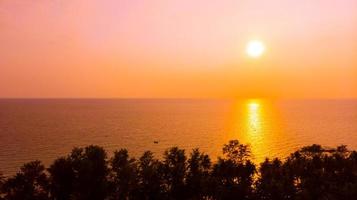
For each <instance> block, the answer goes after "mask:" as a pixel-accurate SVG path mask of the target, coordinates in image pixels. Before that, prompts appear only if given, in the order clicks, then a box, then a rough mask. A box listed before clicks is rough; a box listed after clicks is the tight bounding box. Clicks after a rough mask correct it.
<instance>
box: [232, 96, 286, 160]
mask: <svg viewBox="0 0 357 200" xmlns="http://www.w3.org/2000/svg"><path fill="white" fill-rule="evenodd" d="M234 109H235V111H234V118H233V122H232V124H233V125H232V127H231V130H230V131H229V132H230V133H229V134H228V136H227V138H225V140H226V141H228V140H230V139H238V140H239V142H240V143H243V144H248V145H250V148H251V150H252V158H253V160H254V161H255V162H256V163H260V162H262V161H264V159H265V158H266V157H269V158H274V157H280V158H284V157H286V156H288V155H289V153H291V152H289V151H291V149H286V150H284V149H283V148H281V146H280V145H281V144H279V143H278V142H276V141H282V140H283V138H284V137H288V136H287V135H284V134H282V132H281V131H280V129H279V128H280V127H279V126H280V124H281V122H280V121H279V117H278V113H277V110H275V109H274V103H272V102H269V101H266V100H262V99H250V100H245V101H239V102H237V103H236V104H235V107H234ZM284 140H288V138H284ZM279 146H280V147H279Z"/></svg>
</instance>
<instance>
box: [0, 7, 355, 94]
mask: <svg viewBox="0 0 357 200" xmlns="http://www.w3.org/2000/svg"><path fill="white" fill-rule="evenodd" d="M252 39H259V40H261V41H263V42H264V43H265V45H266V52H265V54H264V55H263V57H261V58H259V59H252V58H249V57H247V56H246V55H245V46H246V43H247V42H248V41H249V40H252ZM0 97H15V98H19V97H28V98H34V97H44V98H48V97H64V98H65V97H98V98H113V97H123V98H124V97H125V98H129V97H134V98H137V97H146V98H154V97H169V98H171V97H180V98H185V97H188V98H191V97H193V98H195V97H198V98H207V97H213V98H252V97H255V98H257V97H270V98H273V97H274V98H357V1H355V0H314V1H311V0H300V1H295V0H294V1H292V0H280V1H261V0H241V1H237V0H226V1H224V0H222V1H213V0H212V1H209V0H196V1H191V0H171V1H167V0H150V1H147V0H141V1H139V0H82V1H80V0H71V1H62V0H51V1H49V0H29V1H23V0H0Z"/></svg>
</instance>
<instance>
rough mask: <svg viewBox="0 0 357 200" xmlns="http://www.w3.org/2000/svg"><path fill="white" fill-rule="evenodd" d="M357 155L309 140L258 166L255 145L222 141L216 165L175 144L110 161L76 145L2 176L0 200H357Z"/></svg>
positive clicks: (95, 148)
mask: <svg viewBox="0 0 357 200" xmlns="http://www.w3.org/2000/svg"><path fill="white" fill-rule="evenodd" d="M356 196H357V152H356V151H350V150H348V149H347V147H346V146H343V145H342V146H338V147H336V148H323V147H322V146H320V145H316V144H314V145H311V146H306V147H303V148H301V149H300V150H298V151H296V152H294V153H292V154H291V155H290V156H289V157H288V158H286V159H285V160H281V159H278V158H275V159H272V160H271V159H266V160H265V161H264V162H262V163H261V164H260V165H259V166H258V167H257V166H256V165H255V164H254V163H253V162H252V161H251V151H250V147H249V146H247V145H244V144H240V143H239V142H238V141H237V140H233V141H230V142H229V143H228V144H226V145H224V146H223V156H222V157H219V158H218V159H217V160H216V161H215V162H211V159H210V157H209V156H208V155H207V154H205V153H202V152H200V151H199V149H193V150H192V151H191V152H190V154H189V155H188V157H187V156H186V154H185V150H183V149H180V148H178V147H173V148H170V149H168V150H166V151H165V152H164V154H163V159H162V160H158V159H156V158H155V157H154V155H153V153H152V152H150V151H146V152H144V153H143V155H142V156H141V157H140V158H139V159H135V158H133V157H130V156H129V153H128V151H127V150H125V149H121V150H119V151H116V152H114V155H113V156H112V157H111V158H107V153H106V152H105V150H104V149H103V148H102V147H99V146H94V145H91V146H88V147H85V148H74V149H73V150H72V152H71V153H70V154H69V155H67V156H65V157H60V158H58V159H56V160H55V161H54V162H53V163H52V164H51V165H50V167H49V168H48V169H45V167H44V165H42V164H41V162H40V161H33V162H29V163H26V164H24V166H22V167H21V168H20V171H19V172H18V173H16V174H15V175H14V176H12V177H4V176H1V175H0V200H69V199H73V200H116V199H118V200H121V199H123V200H127V199H135V200H136V199H144V200H154V199H155V200H156V199H158V200H160V199H172V200H174V199H190V200H196V199H197V200H198V199H217V200H220V199H222V200H223V199H254V200H256V199H267V200H273V199H274V200H280V199H296V200H300V199H318V200H319V199H321V200H324V199H332V200H334V199H347V200H349V199H351V200H352V199H356Z"/></svg>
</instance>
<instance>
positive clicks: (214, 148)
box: [0, 99, 357, 175]
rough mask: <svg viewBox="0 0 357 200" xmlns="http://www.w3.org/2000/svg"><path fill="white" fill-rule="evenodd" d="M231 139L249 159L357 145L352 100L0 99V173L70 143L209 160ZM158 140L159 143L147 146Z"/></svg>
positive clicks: (61, 151) (65, 149)
mask: <svg viewBox="0 0 357 200" xmlns="http://www.w3.org/2000/svg"><path fill="white" fill-rule="evenodd" d="M230 139H238V140H239V141H240V142H241V143H245V144H249V145H250V146H251V148H252V153H253V159H254V161H255V162H261V161H262V160H263V159H264V158H265V157H270V158H272V157H281V158H284V157H286V156H288V155H289V154H290V153H291V152H293V151H294V150H297V149H299V148H300V147H302V146H304V145H310V144H313V143H318V144H321V145H323V146H329V147H332V146H336V145H341V144H346V145H347V146H348V147H349V148H350V149H357V100H284V101H283V100H281V101H268V100H235V101H233V100H181V99H180V100H179V99H176V100H175V99H107V100H104V99H101V100H99V99H41V100H40V99H2V100H0V171H1V172H3V173H4V174H5V175H6V174H13V173H15V172H16V171H17V170H18V169H19V167H20V166H21V165H22V164H23V163H25V162H28V161H31V160H36V159H38V160H41V161H43V162H44V163H45V164H46V165H47V166H48V165H49V164H50V163H51V162H52V161H53V160H54V159H55V158H57V157H59V156H63V155H66V154H68V153H69V152H70V151H71V149H72V148H73V147H83V146H85V145H90V144H96V145H100V146H103V147H105V149H106V150H108V152H109V156H110V153H111V152H113V151H114V150H117V149H120V148H127V149H128V150H129V153H130V154H131V155H132V156H135V157H138V156H140V155H141V154H142V153H143V152H144V151H145V150H151V151H153V152H154V153H155V155H156V156H157V157H158V158H160V157H161V155H162V153H163V151H164V150H165V149H167V148H169V147H172V146H178V147H181V148H184V149H186V151H187V153H189V151H191V149H192V148H196V147H198V148H200V149H201V150H202V151H204V152H206V153H208V154H209V155H210V156H211V157H212V159H213V160H215V159H216V158H217V156H220V155H221V149H222V145H223V144H225V143H226V142H227V141H229V140H230ZM154 141H158V143H157V144H156V143H154Z"/></svg>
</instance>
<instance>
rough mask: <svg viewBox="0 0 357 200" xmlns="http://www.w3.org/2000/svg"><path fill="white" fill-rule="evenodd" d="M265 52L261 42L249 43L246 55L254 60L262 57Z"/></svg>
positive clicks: (253, 41)
mask: <svg viewBox="0 0 357 200" xmlns="http://www.w3.org/2000/svg"><path fill="white" fill-rule="evenodd" d="M264 51H265V46H264V44H263V43H262V42H261V41H259V40H252V41H249V42H248V44H247V47H246V53H247V54H248V55H249V56H250V57H252V58H258V57H260V56H261V55H262V54H263V53H264Z"/></svg>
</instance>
